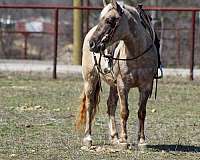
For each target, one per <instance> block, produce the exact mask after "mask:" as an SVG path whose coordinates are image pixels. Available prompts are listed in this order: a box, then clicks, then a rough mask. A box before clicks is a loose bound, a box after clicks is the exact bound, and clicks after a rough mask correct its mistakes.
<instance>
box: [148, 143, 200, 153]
mask: <svg viewBox="0 0 200 160" xmlns="http://www.w3.org/2000/svg"><path fill="white" fill-rule="evenodd" d="M147 148H150V149H154V150H157V151H163V150H164V151H167V152H169V151H178V152H195V153H200V146H189V145H175V144H172V145H165V144H163V145H148V146H147Z"/></svg>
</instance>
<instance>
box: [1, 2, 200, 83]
mask: <svg viewBox="0 0 200 160" xmlns="http://www.w3.org/2000/svg"><path fill="white" fill-rule="evenodd" d="M0 9H19V10H20V9H44V10H52V11H53V12H54V30H53V32H41V33H34V32H32V33H31V32H30V33H28V32H18V31H16V33H21V34H23V35H24V36H25V41H24V43H25V45H24V57H25V58H26V53H27V51H26V50H27V44H26V43H27V35H28V34H53V37H54V45H53V48H54V49H53V50H54V58H53V78H54V79H56V78H57V74H56V66H57V55H58V54H57V52H58V34H59V32H58V23H59V12H60V10H74V9H79V10H86V11H87V30H89V22H88V21H89V18H88V15H89V12H90V11H94V10H97V11H99V10H101V9H102V7H100V6H99V7H93V6H80V7H73V6H65V5H63V4H57V5H53V4H42V5H41V4H37V5H36V4H34V5H31V4H0ZM144 9H145V10H148V11H160V12H188V13H189V14H191V15H192V18H191V28H189V29H188V28H175V29H174V30H175V32H176V34H175V35H176V37H177V38H176V40H177V45H176V49H177V55H176V59H177V60H176V61H177V64H180V61H179V60H180V30H185V29H187V30H190V31H191V33H192V34H191V38H190V42H191V51H190V58H189V68H190V77H189V78H190V80H193V79H194V74H193V72H194V71H193V70H194V53H195V33H196V28H195V25H196V14H197V12H199V11H200V8H176V7H149V6H148V7H144ZM165 29H166V30H173V28H165ZM158 30H159V29H158ZM14 32H15V31H13V32H10V33H14Z"/></svg>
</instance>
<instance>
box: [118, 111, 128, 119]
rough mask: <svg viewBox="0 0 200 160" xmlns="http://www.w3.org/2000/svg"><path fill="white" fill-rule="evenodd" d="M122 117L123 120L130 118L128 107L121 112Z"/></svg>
mask: <svg viewBox="0 0 200 160" xmlns="http://www.w3.org/2000/svg"><path fill="white" fill-rule="evenodd" d="M120 117H121V118H122V119H123V120H125V121H127V120H128V117H129V110H128V109H126V110H122V111H121V112H120Z"/></svg>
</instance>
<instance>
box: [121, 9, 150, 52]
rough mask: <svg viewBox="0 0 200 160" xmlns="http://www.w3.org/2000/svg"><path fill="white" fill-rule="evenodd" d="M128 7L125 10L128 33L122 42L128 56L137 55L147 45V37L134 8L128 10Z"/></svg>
mask: <svg viewBox="0 0 200 160" xmlns="http://www.w3.org/2000/svg"><path fill="white" fill-rule="evenodd" d="M130 9H131V8H129V9H128V10H127V11H128V12H126V14H127V17H128V23H129V32H130V33H129V34H127V37H126V38H125V39H124V43H125V45H126V48H127V49H128V51H129V53H128V54H130V56H138V55H140V54H141V53H142V52H143V51H144V50H145V49H146V48H147V47H148V46H147V45H148V41H149V39H148V36H147V33H146V31H145V29H144V27H143V26H142V24H141V22H140V18H139V16H138V15H137V13H136V10H132V11H131V12H130Z"/></svg>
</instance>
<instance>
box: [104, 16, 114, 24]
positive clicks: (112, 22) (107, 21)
mask: <svg viewBox="0 0 200 160" xmlns="http://www.w3.org/2000/svg"><path fill="white" fill-rule="evenodd" d="M106 23H108V24H111V25H113V24H114V23H115V17H111V18H107V19H106Z"/></svg>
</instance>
